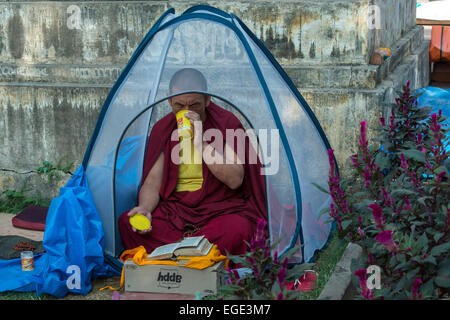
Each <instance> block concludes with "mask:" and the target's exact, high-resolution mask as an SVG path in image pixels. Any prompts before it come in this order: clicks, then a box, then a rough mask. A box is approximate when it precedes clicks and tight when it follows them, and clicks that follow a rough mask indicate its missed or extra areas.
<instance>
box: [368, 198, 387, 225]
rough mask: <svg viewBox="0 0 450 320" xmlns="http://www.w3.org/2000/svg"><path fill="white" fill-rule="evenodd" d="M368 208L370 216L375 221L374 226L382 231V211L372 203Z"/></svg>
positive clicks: (383, 219) (384, 220)
mask: <svg viewBox="0 0 450 320" xmlns="http://www.w3.org/2000/svg"><path fill="white" fill-rule="evenodd" d="M369 208H370V209H371V210H372V216H373V219H374V220H375V225H376V226H377V228H380V229H384V223H385V222H386V219H385V218H384V216H383V209H381V208H380V206H379V205H377V204H376V203H372V204H370V205H369Z"/></svg>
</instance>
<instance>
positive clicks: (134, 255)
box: [100, 245, 229, 291]
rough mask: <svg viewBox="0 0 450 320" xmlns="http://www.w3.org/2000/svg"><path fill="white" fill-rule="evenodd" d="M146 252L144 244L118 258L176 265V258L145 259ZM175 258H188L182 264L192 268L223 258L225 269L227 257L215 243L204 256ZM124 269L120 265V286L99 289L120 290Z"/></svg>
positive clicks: (213, 262)
mask: <svg viewBox="0 0 450 320" xmlns="http://www.w3.org/2000/svg"><path fill="white" fill-rule="evenodd" d="M147 256H148V253H147V251H146V250H145V248H144V246H139V247H137V248H134V249H130V250H125V251H124V252H123V253H122V254H121V256H120V260H122V261H123V262H125V261H127V260H129V259H132V260H133V262H134V263H136V264H137V265H140V266H145V265H150V264H156V265H170V266H178V262H177V261H176V260H152V261H147V260H146V259H147ZM177 259H180V260H182V259H183V260H186V259H188V260H189V262H187V263H186V264H184V265H183V267H185V268H194V269H199V270H202V269H205V268H208V267H211V266H213V265H214V264H216V263H217V262H220V261H222V260H225V269H227V268H228V263H229V259H228V258H227V257H226V256H224V255H222V254H221V253H220V251H219V249H218V248H217V245H213V246H212V248H211V250H210V251H209V253H208V254H207V255H206V256H194V257H186V256H179V257H177ZM124 270H125V268H124V267H122V275H121V276H120V287H119V288H113V287H111V286H106V287H103V288H101V289H100V291H101V290H104V289H110V290H116V291H117V290H120V289H122V287H123V284H124Z"/></svg>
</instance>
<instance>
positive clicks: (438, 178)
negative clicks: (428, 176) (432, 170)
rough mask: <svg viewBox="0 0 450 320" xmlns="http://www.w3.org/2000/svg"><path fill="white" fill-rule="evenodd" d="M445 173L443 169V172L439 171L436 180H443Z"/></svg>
mask: <svg viewBox="0 0 450 320" xmlns="http://www.w3.org/2000/svg"><path fill="white" fill-rule="evenodd" d="M445 173H446V172H445V171H442V172H441V173H439V174H438V175H437V177H436V181H437V182H441V181H442V178H443V177H444V176H445Z"/></svg>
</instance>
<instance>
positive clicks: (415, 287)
mask: <svg viewBox="0 0 450 320" xmlns="http://www.w3.org/2000/svg"><path fill="white" fill-rule="evenodd" d="M421 284H422V279H420V278H416V279H414V283H413V285H412V287H411V300H417V299H422V294H421V293H420V294H419V295H417V293H418V292H419V287H420V285H421Z"/></svg>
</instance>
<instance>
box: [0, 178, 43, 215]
mask: <svg viewBox="0 0 450 320" xmlns="http://www.w3.org/2000/svg"><path fill="white" fill-rule="evenodd" d="M29 190H30V189H26V183H25V182H24V184H23V185H22V187H21V188H20V189H19V190H10V189H7V190H5V191H3V192H2V195H3V196H2V198H1V199H0V212H7V213H19V212H20V211H22V210H23V209H25V208H26V207H28V206H29V205H31V204H33V205H35V206H48V205H49V203H50V201H49V200H47V199H40V198H32V197H28V196H26V194H25V193H26V192H27V191H29Z"/></svg>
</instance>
